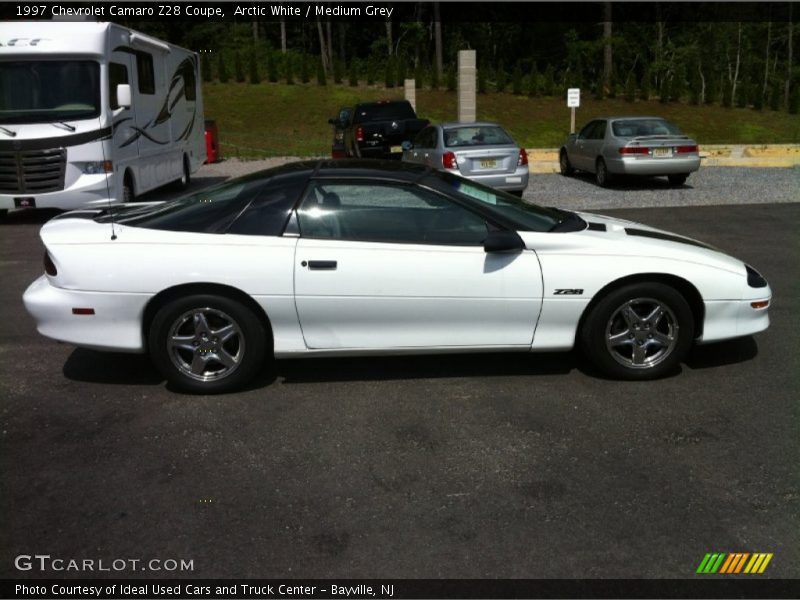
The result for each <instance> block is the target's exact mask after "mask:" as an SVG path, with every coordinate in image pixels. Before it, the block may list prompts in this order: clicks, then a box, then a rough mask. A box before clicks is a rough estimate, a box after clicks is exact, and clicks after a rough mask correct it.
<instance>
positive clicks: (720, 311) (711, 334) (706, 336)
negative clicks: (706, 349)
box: [697, 287, 772, 344]
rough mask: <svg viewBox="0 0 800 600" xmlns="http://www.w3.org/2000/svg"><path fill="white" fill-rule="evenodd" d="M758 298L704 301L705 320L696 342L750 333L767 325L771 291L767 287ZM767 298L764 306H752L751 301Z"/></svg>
mask: <svg viewBox="0 0 800 600" xmlns="http://www.w3.org/2000/svg"><path fill="white" fill-rule="evenodd" d="M759 291H760V292H763V294H762V295H760V296H759V298H758V299H746V300H711V301H708V300H707V301H706V302H705V312H706V315H705V321H704V324H703V335H702V336H701V337H699V338H698V339H697V343H699V344H703V343H706V342H717V341H721V340H728V339H732V338H737V337H743V336H747V335H752V334H754V333H758V332H760V331H764V330H765V329H766V328H767V327H769V306H772V292H771V290H770V289H769V287H767V288H762V289H760V290H759ZM763 300H769V302H770V304H769V306H767V307H765V308H753V307H752V306H751V303H752V302H757V301H763Z"/></svg>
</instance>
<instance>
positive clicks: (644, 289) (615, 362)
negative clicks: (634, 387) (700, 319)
mask: <svg viewBox="0 0 800 600" xmlns="http://www.w3.org/2000/svg"><path fill="white" fill-rule="evenodd" d="M693 339H694V318H693V316H692V311H691V308H690V307H689V304H688V303H687V302H686V299H685V298H684V297H683V296H682V295H681V294H680V293H679V292H677V291H676V290H675V289H673V288H671V287H669V286H667V285H664V284H661V283H637V284H631V285H626V286H624V287H621V288H618V289H616V290H612V291H611V292H609V293H608V294H606V295H605V296H604V297H603V298H602V299H601V300H600V301H599V302H598V303H597V304H596V305H595V306H594V307H593V308H592V309H591V311H590V312H589V314H588V315H587V317H586V320H585V322H584V325H583V328H582V330H581V346H582V350H583V351H584V353H585V354H586V356H587V358H588V359H589V360H590V361H591V362H592V363H594V365H595V366H596V367H597V368H598V369H600V370H601V371H602V372H603V373H604V374H606V375H609V376H611V377H613V378H616V379H628V380H646V379H657V378H659V377H663V376H665V375H668V374H669V373H672V372H674V371H676V370H677V369H678V367H679V365H680V363H681V361H682V360H683V358H684V357H685V356H686V353H687V352H688V351H689V348H690V347H691V345H692V340H693Z"/></svg>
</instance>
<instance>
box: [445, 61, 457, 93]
mask: <svg viewBox="0 0 800 600" xmlns="http://www.w3.org/2000/svg"><path fill="white" fill-rule="evenodd" d="M456 86H457V82H456V68H455V67H454V66H453V65H450V66H449V67H448V68H447V91H448V92H455V91H456Z"/></svg>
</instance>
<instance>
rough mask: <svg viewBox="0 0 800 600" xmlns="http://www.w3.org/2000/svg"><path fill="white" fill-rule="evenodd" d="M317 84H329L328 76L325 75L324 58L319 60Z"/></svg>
mask: <svg viewBox="0 0 800 600" xmlns="http://www.w3.org/2000/svg"><path fill="white" fill-rule="evenodd" d="M317 85H328V78H327V77H326V76H325V67H323V66H322V60H320V61H319V62H317Z"/></svg>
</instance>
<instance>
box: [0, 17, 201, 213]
mask: <svg viewBox="0 0 800 600" xmlns="http://www.w3.org/2000/svg"><path fill="white" fill-rule="evenodd" d="M0 44H2V47H0V61H3V62H5V61H11V62H22V63H24V62H26V61H28V62H29V61H57V60H90V61H93V62H97V63H98V64H99V86H100V89H99V94H100V111H99V115H98V116H97V117H94V118H90V119H78V120H68V119H67V120H63V121H61V124H58V123H56V124H54V123H53V122H50V121H47V122H24V123H16V122H9V123H3V122H2V119H1V118H0V124H2V125H3V126H4V127H5V128H7V129H8V130H10V131H12V132H13V133H14V134H15V135H14V136H13V137H11V136H9V135H7V134H3V133H0V162H3V164H4V165H5V164H6V163H8V165H11V164H16V162H17V160H18V156H19V153H20V152H23V153H24V152H29V151H32V150H33V151H41V150H63V151H64V153H65V159H64V180H63V185H61V186H56V187H54V189H48V190H47V191H37V190H35V189H28V186H26V185H25V182H23V181H17V182H16V185H15V186H5V187H2V188H0V210H3V209H14V208H17V207H19V205H20V201H22V200H23V199H32V200H33V202H34V203H35V207H36V208H60V209H75V208H85V207H92V206H96V205H101V206H104V205H106V204H108V203H109V202H116V201H121V199H122V187H123V180H124V177H125V175H126V173H129V175H130V177H131V178H132V181H133V187H134V192H135V193H136V194H137V195H138V194H142V193H145V192H148V191H150V190H152V189H155V188H157V187H160V186H162V185H164V184H166V183H170V182H172V181H176V180H178V179H180V178H181V176H182V175H183V165H184V160H185V159H186V160H188V164H189V170H190V172H194V171H196V170H197V169H199V168H200V166H201V165H202V164H203V162H204V161H205V133H204V126H203V123H204V121H203V101H202V94H201V78H200V73H199V61H198V59H197V55H196V54H195V53H194V52H191V51H189V50H186V49H183V48H180V47H178V46H174V45H171V44H167V43H166V42H163V41H160V40H156V39H154V38H151V37H149V36H146V35H144V34H141V33H138V32H135V31H133V30H131V29H127V28H125V27H121V26H118V25H115V24H112V23H94V22H47V21H37V22H7V23H0ZM137 53H138V54H139V55H149V56H150V57H151V58H152V64H153V77H154V90H153V93H144V92H141V91H140V84H141V83H142V82H140V81H139V74H138V71H137V65H136V63H137V60H138V58H137ZM112 63H115V64H117V65H123V66H124V67H125V68H126V69H127V77H128V83H129V84H130V87H131V98H132V106H131V107H130V108H129V109H126V108H118V109H113V108H112V101H113V100H114V98H115V96H114V97H113V98H112V93H113V94H115V93H116V90H114V91H112V90H110V82H109V77H110V65H111V64H112ZM189 73H190V74H189ZM192 81H193V90H192V91H193V93H187V91H186V85H187V84H190V83H192ZM26 120H27V121H33V120H35V118H34V117H31V118H28V119H26ZM70 128H74V131H71V130H70ZM105 161H111V163H112V164H113V169H112V171H111V172H107V173H91V174H90V173H85V172H84V168H83V166H84V165H85V163H103V162H105ZM8 165H6V166H8Z"/></svg>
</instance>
